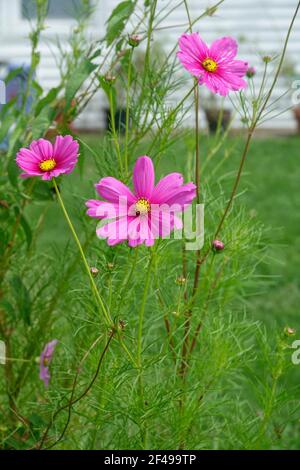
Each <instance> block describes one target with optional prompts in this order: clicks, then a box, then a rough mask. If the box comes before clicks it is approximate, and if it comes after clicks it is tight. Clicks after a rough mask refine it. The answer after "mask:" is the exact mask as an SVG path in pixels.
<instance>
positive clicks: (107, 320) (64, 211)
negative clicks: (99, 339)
mask: <svg viewBox="0 0 300 470" xmlns="http://www.w3.org/2000/svg"><path fill="white" fill-rule="evenodd" d="M52 182H53V186H54V189H55V192H56V195H57V199H58V201H59V203H60V206H61V208H62V211H63V214H64V216H65V219H66V221H67V223H68V225H69V228H70V230H71V233H72V235H73V237H74V240H75V242H76V244H77V247H78V250H79V252H80V255H81V258H82V261H83V264H84V267H85V269H86V271H87V274H88V277H89V279H90V282H91V286H92V290H93V292H94V294H95V297H96V300H97V302H98V304H99V306H100V308H101V310H102V312H103V314H104V317H105V320H106V323H107V325H110V326H112V325H113V322H112V320H111V318H110V316H109V313H108V312H107V310H106V307H105V305H104V302H103V300H102V298H101V296H100V294H99V292H98V289H97V286H96V284H95V281H94V278H93V276H92V274H91V271H90V267H89V264H88V262H87V259H86V256H85V254H84V251H83V249H82V246H81V243H80V240H79V238H78V236H77V233H76V231H75V228H74V226H73V224H72V222H71V219H70V217H69V214H68V212H67V209H66V207H65V205H64V202H63V200H62V197H61V195H60V192H59V189H58V187H57V184H56V181H55V179H54V178H53V180H52Z"/></svg>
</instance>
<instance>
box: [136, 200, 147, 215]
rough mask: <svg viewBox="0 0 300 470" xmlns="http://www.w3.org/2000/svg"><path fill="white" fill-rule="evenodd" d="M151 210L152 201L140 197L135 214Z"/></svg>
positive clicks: (142, 213) (144, 213) (143, 213)
mask: <svg viewBox="0 0 300 470" xmlns="http://www.w3.org/2000/svg"><path fill="white" fill-rule="evenodd" d="M148 212H150V203H149V201H148V200H147V199H144V198H142V199H139V200H138V201H137V202H136V203H135V214H136V215H146V214H148Z"/></svg>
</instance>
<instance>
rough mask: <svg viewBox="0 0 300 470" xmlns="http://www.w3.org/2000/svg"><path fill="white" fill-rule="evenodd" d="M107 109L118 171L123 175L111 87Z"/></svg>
mask: <svg viewBox="0 0 300 470" xmlns="http://www.w3.org/2000/svg"><path fill="white" fill-rule="evenodd" d="M109 107H110V123H111V130H112V136H113V140H114V143H115V147H116V151H117V155H118V160H119V166H120V171H121V174H122V175H123V163H122V157H121V151H120V145H119V140H118V136H117V131H116V124H115V109H114V101H113V95H112V87H111V88H110V91H109Z"/></svg>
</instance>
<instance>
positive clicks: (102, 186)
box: [95, 176, 136, 204]
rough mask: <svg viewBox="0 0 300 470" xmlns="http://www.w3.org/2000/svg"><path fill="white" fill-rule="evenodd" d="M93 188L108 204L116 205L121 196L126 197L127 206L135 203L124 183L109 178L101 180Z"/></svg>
mask: <svg viewBox="0 0 300 470" xmlns="http://www.w3.org/2000/svg"><path fill="white" fill-rule="evenodd" d="M95 187H96V190H97V192H98V194H99V195H100V196H101V197H103V199H106V200H107V201H109V202H114V203H117V204H118V203H119V198H120V197H121V196H124V197H127V201H128V204H133V203H134V202H135V201H136V198H135V197H134V195H133V194H132V192H131V191H130V189H129V188H128V187H127V186H125V184H124V183H122V182H121V181H119V180H117V179H116V178H113V177H111V176H108V177H106V178H102V179H101V180H100V181H99V183H98V184H96V185H95Z"/></svg>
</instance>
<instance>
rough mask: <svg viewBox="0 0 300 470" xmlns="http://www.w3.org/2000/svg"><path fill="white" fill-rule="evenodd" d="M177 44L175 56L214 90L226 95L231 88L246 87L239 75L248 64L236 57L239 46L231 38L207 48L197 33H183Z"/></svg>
mask: <svg viewBox="0 0 300 470" xmlns="http://www.w3.org/2000/svg"><path fill="white" fill-rule="evenodd" d="M179 47H180V51H179V52H177V57H178V59H179V60H180V62H181V63H182V65H183V66H184V67H185V68H186V69H187V70H188V71H189V72H190V73H191V74H192V75H194V76H195V77H197V79H198V81H199V84H200V85H202V84H203V83H204V84H205V85H206V86H207V87H208V88H209V89H210V90H211V91H212V92H213V93H219V94H220V95H222V96H226V95H228V93H229V91H230V90H233V91H238V90H240V89H241V88H245V87H246V86H247V82H246V81H245V80H243V79H242V77H243V76H244V75H245V73H246V71H247V69H248V64H247V62H243V61H242V60H235V57H236V54H237V48H238V46H237V42H236V41H235V40H234V39H233V38H231V37H224V38H221V39H217V40H216V41H214V42H213V43H212V45H211V46H210V47H208V46H207V45H206V44H205V42H204V41H203V40H202V39H201V37H200V36H199V34H198V33H192V34H183V35H182V36H181V38H180V39H179Z"/></svg>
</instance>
